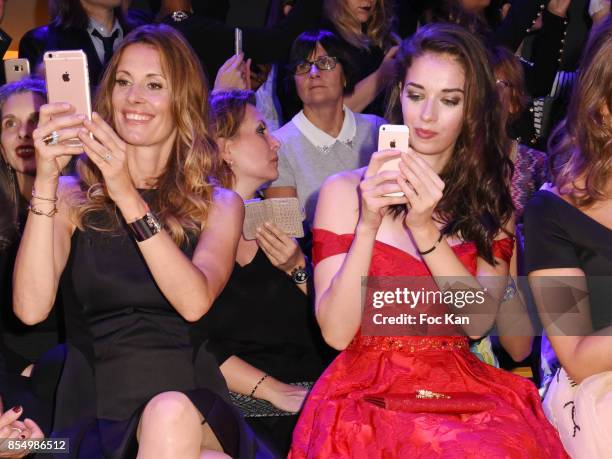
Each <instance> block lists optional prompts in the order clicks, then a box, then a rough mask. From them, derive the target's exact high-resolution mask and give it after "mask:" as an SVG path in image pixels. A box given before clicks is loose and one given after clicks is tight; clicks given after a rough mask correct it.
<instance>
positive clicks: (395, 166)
mask: <svg viewBox="0 0 612 459" xmlns="http://www.w3.org/2000/svg"><path fill="white" fill-rule="evenodd" d="M409 132H410V131H409V129H408V126H404V125H403V124H383V125H382V126H380V128H379V129H378V151H381V150H398V151H400V152H405V153H407V152H408V148H410V147H409ZM401 160H402V158H401V157H399V156H398V157H397V158H393V159H390V160H388V161H387V162H385V163H384V164H383V165H382V166H381V167H380V169H379V170H378V172H383V171H397V172H399V163H400V161H401ZM383 196H404V193H402V192H401V191H398V192H396V193H389V194H385V195H383Z"/></svg>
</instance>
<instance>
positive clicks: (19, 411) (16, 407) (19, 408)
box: [12, 405, 23, 413]
mask: <svg viewBox="0 0 612 459" xmlns="http://www.w3.org/2000/svg"><path fill="white" fill-rule="evenodd" d="M12 410H13V411H14V412H15V413H21V410H23V408H22V407H21V405H17V406H14V407H13V408H12Z"/></svg>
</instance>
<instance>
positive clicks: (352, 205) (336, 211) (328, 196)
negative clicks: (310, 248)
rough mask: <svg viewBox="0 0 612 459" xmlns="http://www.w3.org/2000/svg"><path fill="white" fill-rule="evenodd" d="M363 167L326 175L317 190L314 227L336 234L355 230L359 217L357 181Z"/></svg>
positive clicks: (359, 179) (359, 180)
mask: <svg viewBox="0 0 612 459" xmlns="http://www.w3.org/2000/svg"><path fill="white" fill-rule="evenodd" d="M364 170H365V169H356V170H352V171H345V172H340V173H338V174H335V175H332V176H330V177H328V178H327V179H326V180H325V182H324V183H323V185H322V186H321V191H320V192H319V199H318V202H317V211H316V213H315V220H314V227H315V228H323V229H327V230H330V231H334V232H336V233H338V234H342V233H351V232H353V231H354V230H355V226H356V225H357V220H358V218H359V191H358V188H359V183H360V182H361V178H362V177H363V172H364Z"/></svg>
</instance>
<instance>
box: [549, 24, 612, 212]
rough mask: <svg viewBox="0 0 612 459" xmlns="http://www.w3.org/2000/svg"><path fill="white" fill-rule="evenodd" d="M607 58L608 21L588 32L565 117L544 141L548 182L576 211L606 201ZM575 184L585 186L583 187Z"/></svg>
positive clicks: (610, 91)
mask: <svg viewBox="0 0 612 459" xmlns="http://www.w3.org/2000/svg"><path fill="white" fill-rule="evenodd" d="M611 56H612V16H610V17H608V19H607V20H606V21H605V22H604V23H602V24H601V25H600V26H599V27H598V28H597V29H596V30H595V31H593V33H592V35H591V38H590V39H589V42H588V43H587V46H586V48H585V50H584V52H583V54H582V61H581V64H580V69H579V71H578V81H577V82H576V86H575V87H574V90H573V94H572V98H571V101H570V104H569V107H568V110H567V117H566V118H565V120H564V121H562V122H561V124H560V125H559V126H558V127H557V128H556V129H555V131H554V132H553V134H552V135H551V138H550V142H549V151H550V166H551V167H550V169H551V174H552V177H553V183H554V185H555V186H556V187H557V189H558V190H559V192H560V193H561V194H564V195H567V196H568V198H569V199H570V200H571V201H572V202H573V203H574V205H576V206H578V207H588V206H590V205H592V204H593V203H594V202H595V201H599V200H603V199H607V198H610V195H609V193H610V190H609V188H608V187H609V183H610V178H611V173H612V115H611V113H612V60H611V59H610V58H611ZM606 109H607V113H605V110H606ZM577 181H584V184H583V185H581V184H578V183H577ZM607 193H608V194H607Z"/></svg>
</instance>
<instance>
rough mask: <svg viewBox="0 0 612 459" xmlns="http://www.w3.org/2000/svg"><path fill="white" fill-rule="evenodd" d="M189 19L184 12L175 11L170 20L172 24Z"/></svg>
mask: <svg viewBox="0 0 612 459" xmlns="http://www.w3.org/2000/svg"><path fill="white" fill-rule="evenodd" d="M188 17H189V14H188V13H187V12H185V11H180V10H179V11H175V12H174V13H172V20H173V21H174V22H181V21H184V20H185V19H187V18H188Z"/></svg>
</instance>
